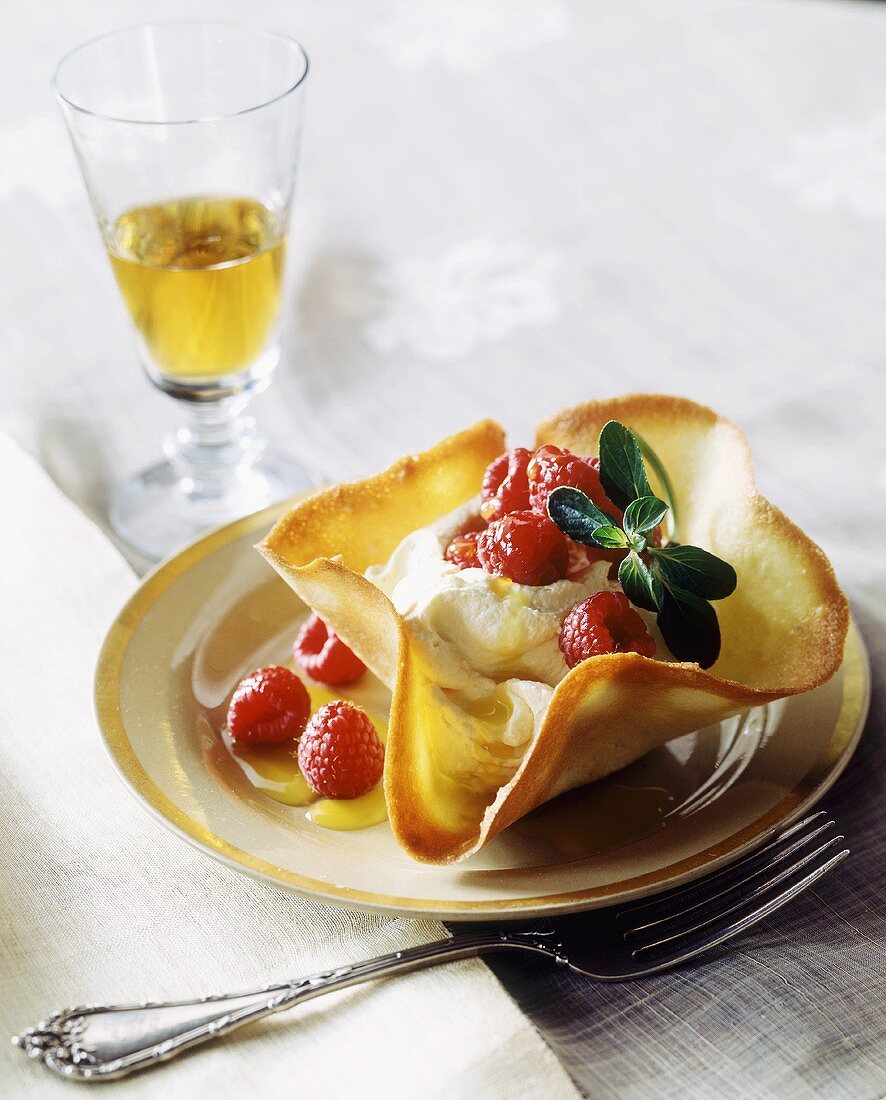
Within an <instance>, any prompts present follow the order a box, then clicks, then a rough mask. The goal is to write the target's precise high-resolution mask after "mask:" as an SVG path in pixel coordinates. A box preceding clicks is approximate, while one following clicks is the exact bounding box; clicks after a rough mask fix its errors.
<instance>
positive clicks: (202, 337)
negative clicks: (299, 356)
mask: <svg viewBox="0 0 886 1100" xmlns="http://www.w3.org/2000/svg"><path fill="white" fill-rule="evenodd" d="M285 243H286V242H285V238H284V237H283V236H282V235H281V234H280V233H279V232H278V231H277V229H276V226H275V219H274V216H273V215H272V214H271V212H270V211H269V210H268V209H267V207H265V206H263V205H262V204H261V203H260V202H257V201H256V200H254V199H247V198H186V199H176V200H174V201H171V202H164V203H157V204H156V205H153V206H139V207H136V208H135V209H134V210H129V211H128V212H127V213H125V214H123V215H121V217H120V218H118V219H117V222H116V224H115V226H114V229H113V234H112V240H111V241H109V242H108V253H109V255H110V257H111V265H112V266H113V268H114V274H115V275H116V277H117V282H118V283H119V285H120V289H121V291H122V292H123V297H124V299H125V301H126V305H127V306H128V307H129V312H130V314H131V315H132V320H133V322H134V323H135V326H136V328H137V329H138V331H139V333H140V334H141V336H142V339H143V340H144V342H145V345H146V346H147V351H148V353H149V355H150V357H151V360H152V366H154V367H155V368H156V369H158V370H159V371H160V372H161V373H162V374H165V375H169V376H171V377H173V378H176V379H180V380H182V379H188V378H192V379H197V380H199V379H206V378H210V377H213V376H218V375H225V374H230V373H231V372H234V371H239V370H243V369H244V368H246V367H248V366H250V364H251V363H253V361H254V360H256V359H257V358H258V356H259V355H260V354H261V352H262V351H263V349H264V347H265V345H266V344H267V342H268V338H269V336H270V335H271V333H272V331H273V329H274V325H275V322H276V319H277V311H278V308H279V304H280V290H281V284H282V280H283V260H284V251H285Z"/></svg>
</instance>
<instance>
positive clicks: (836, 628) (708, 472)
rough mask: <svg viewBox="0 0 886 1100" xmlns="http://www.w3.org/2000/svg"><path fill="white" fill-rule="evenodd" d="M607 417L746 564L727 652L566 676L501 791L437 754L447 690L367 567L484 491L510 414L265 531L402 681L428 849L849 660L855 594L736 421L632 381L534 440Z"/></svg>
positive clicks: (397, 768)
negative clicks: (482, 789) (467, 778)
mask: <svg viewBox="0 0 886 1100" xmlns="http://www.w3.org/2000/svg"><path fill="white" fill-rule="evenodd" d="M611 419H616V420H620V421H621V422H622V423H624V424H626V425H627V426H628V427H630V428H632V429H634V430H635V431H636V432H638V433H639V434H640V435H641V436H642V437H643V439H644V440H646V442H648V443H649V444H650V445H651V447H652V448H653V449H654V450H655V451H656V452H657V454H658V456H659V457H660V458H661V460H662V462H663V464H664V467H665V469H666V470H667V471H668V473H669V475H670V478H671V481H672V485H673V489H674V493H675V499H676V505H677V512H678V515H679V523H680V541H681V542H684V543H692V544H695V545H698V546H703V547H705V548H706V549H708V550H711V551H712V552H713V553H715V554H718V555H719V556H720V557H722V558H724V559H725V560H727V561H729V562H730V563H731V564H732V565H733V566H734V567H735V570H736V572H737V574H738V587H737V589H736V591H735V593H734V594H733V595H732V596H730V597H729V598H728V599H727V600H722V601H719V602H718V603H717V604H716V608H717V613H718V616H719V619H720V625H721V630H722V636H723V646H722V652H721V654H720V657H719V659H718V660H717V662H716V664H715V665H714V666H713V667H712V668H711V669H710V670H708V671H703V670H701V669H700V668H699V667H698V666H697V665H694V664H675V663H665V662H662V661H657V660H652V659H649V658H646V657H640V656H639V655H637V654H633V653H615V654H608V655H606V656H601V657H595V658H592V659H591V660H588V661H584V662H583V663H582V664H580V665H578V666H577V667H576V668H574V669H572V670H571V671H570V672H569V673H568V675H567V676H566V677H565V678H564V679H563V680H562V681H561V683H560V684H559V685H558V686H557V688H556V689H555V690H554V693H553V697H552V699H551V702H550V705H549V707H548V709H547V712H546V714H545V716H544V719H543V721H542V722H541V724H540V726H539V728H537V729H536V730H535V732H534V735H533V737H532V740H531V741H530V744H529V747H528V748H527V750H526V752H525V754H524V756H523V758H522V761H521V763H520V765H519V767H518V768H517V771H516V773H515V774H514V776H513V778H512V779H511V780H510V782H508V783H506V784H505V785H504V786H501V787H499V788H497V789H493V790H492V791H491V792H487V793H485V794H484V793H478V792H477V791H476V790H470V789H469V788H468V787H466V786H465V785H463V784H461V783H456V782H455V781H454V780H452V779H451V778H449V777H448V776H447V775H446V774H444V773H443V772H442V771H441V770H440V769H439V768H438V767H437V765H436V762H435V761H436V759H437V758H438V756H439V754H438V753H437V752H436V750H435V742H436V739H437V738H439V737H440V736H441V731H442V729H443V727H444V723H443V720H442V717H441V714H440V694H439V692H437V693H436V694H435V692H434V686H433V683H432V681H431V678H430V676H429V674H428V672H427V670H426V669H425V668H424V667H423V664H422V661H421V658H420V654H419V652H418V650H417V648H416V647H415V646H414V644H413V643H412V641H411V639H410V636H409V633H408V630H407V628H406V627H405V625H404V622H403V620H402V619H401V617H400V616H399V615H398V613H397V612H396V611H395V609H394V607H393V604H392V603H391V601H390V600H389V599H388V598H387V596H385V595H384V593H382V592H381V591H380V589H378V588H377V587H376V586H375V585H374V584H372V583H371V582H370V581H368V580H366V579H365V578H364V577H363V576H362V573H363V572H364V570H365V569H366V568H367V567H368V566H369V565H374V564H380V563H382V562H384V561H386V560H387V558H388V557H389V555H390V553H391V552H392V551H393V550H394V548H395V547H396V546H397V545H398V543H399V542H400V541H401V540H402V539H403V538H404V537H405V536H406V535H408V534H409V533H410V532H411V531H413V530H415V529H417V528H419V527H423V526H425V525H427V524H429V523H432V522H433V521H434V520H436V519H438V518H439V517H441V516H444V515H446V514H447V513H449V512H451V511H453V510H454V509H455V508H457V507H459V506H460V505H461V504H463V503H464V502H465V501H466V500H468V499H470V498H471V497H472V496H474V495H476V493H477V492H478V489H479V486H480V482H481V479H482V475H483V471H484V469H485V467H486V466H487V464H488V463H489V462H491V461H492V459H494V458H495V457H496V456H497V455H498V454H500V453H501V452H502V450H504V436H503V433H502V430H501V428H500V427H499V426H498V425H497V424H494V423H493V422H491V421H483V422H482V423H480V424H477V425H476V426H475V427H473V428H471V429H469V430H467V431H465V432H461V433H460V434H458V435H454V436H451V437H449V438H448V439H445V440H443V442H442V443H440V444H438V445H437V446H436V447H433V448H431V449H430V450H429V451H426V452H424V453H423V454H419V455H413V456H407V457H406V458H403V459H400V460H399V461H398V462H396V463H394V465H393V466H391V467H390V468H389V469H387V470H385V471H384V472H383V473H380V474H377V475H376V476H374V477H371V478H367V479H366V480H364V481H358V482H353V483H350V484H345V485H337V486H334V487H332V488H330V489H327V490H324V491H322V492H320V493H318V494H317V495H315V496H313V497H311V498H309V499H308V500H306V501H304V502H302V503H300V504H298V505H296V506H295V507H294V508H293V509H292V510H291V511H290V512H289V513H288V514H287V515H286V516H284V517H283V519H281V520H280V522H279V523H278V524H277V525H276V526H275V527H274V529H273V530H272V531H271V532H270V534H269V535H268V536H267V538H266V539H265V540H264V541H263V542H262V543H261V544H260V545H259V547H258V549H259V551H260V552H261V553H262V554H263V555H264V556H265V557H266V558H267V559H268V561H269V562H270V563H271V564H272V565H273V566H274V568H275V569H276V570H277V572H278V573H280V575H281V576H282V577H283V578H284V579H285V580H286V581H287V583H288V584H289V585H290V586H291V587H292V588H293V589H294V590H295V592H296V593H297V594H298V595H299V597H300V598H301V599H302V600H304V602H305V603H307V604H308V605H309V606H310V607H312V608H313V609H314V610H315V611H316V612H317V613H318V614H319V615H320V616H321V617H322V618H323V619H325V620H326V621H327V622H328V623H329V625H330V627H331V628H332V629H333V630H335V631H336V633H338V634H339V635H340V636H341V637H342V638H343V639H344V641H345V642H346V643H347V644H348V645H349V646H350V647H351V648H352V649H353V650H354V651H355V652H356V653H357V654H358V655H359V656H360V657H361V658H362V660H363V661H364V662H365V663H366V665H368V667H369V668H370V669H371V670H372V671H373V672H374V673H375V674H376V675H377V676H379V677H380V679H382V680H383V681H384V682H385V683H387V684H388V685H390V686H391V687H392V690H393V700H392V706H391V718H390V726H389V732H388V743H387V750H386V760H385V780H384V782H385V793H386V797H387V801H388V810H389V814H390V820H391V825H392V828H393V830H394V834H395V836H396V837H397V840H398V841H399V843H400V844H401V845H402V847H403V848H404V849H405V850H406V851H407V852H408V853H409V855H411V856H412V857H413V858H414V859H417V860H420V861H422V862H427V863H448V862H452V861H455V860H459V859H463V858H466V857H467V856H470V855H471V854H473V853H474V852H476V851H477V850H478V849H479V848H480V847H481V846H482V845H483V844H484V843H485V842H486V841H487V840H489V839H490V838H491V837H493V836H495V834H496V833H499V832H501V830H502V829H504V828H506V827H507V826H508V825H510V824H512V823H513V822H514V821H516V820H518V819H519V818H520V817H522V816H523V815H524V814H527V813H528V812H529V811H530V810H533V809H534V808H535V807H537V806H539V805H541V804H542V803H543V802H546V801H547V800H548V799H550V798H553V797H554V796H555V795H558V794H561V793H562V792H564V791H567V790H570V789H571V788H573V787H577V786H581V785H582V784H584V783H589V782H591V781H592V780H595V779H600V778H602V777H603V776H605V775H608V774H609V773H610V772H614V771H616V770H618V769H619V768H622V767H625V766H626V765H627V764H630V763H631V762H632V761H634V760H636V759H638V758H639V757H640V756H642V755H644V754H645V753H647V752H649V751H650V750H651V749H653V748H655V747H657V746H658V745H661V744H663V743H664V742H666V741H669V740H671V739H672V738H674V737H679V736H682V735H683V734H685V733H689V732H691V731H692V730H695V729H698V728H699V727H701V726H705V725H708V724H710V723H712V722H717V721H719V720H721V719H723V718H727V717H729V716H730V715H733V714H736V713H738V712H740V711H742V710H745V709H746V708H748V707H751V706H756V705H759V704H761V703H766V702H769V701H771V700H774V699H778V698H781V697H784V696H787V695H794V694H797V693H799V692H803V691H808V690H810V689H811V688H814V687H816V686H817V685H818V684H821V683H823V682H824V681H825V680H827V679H829V678H830V677H831V676H832V675H833V674H834V672H835V671H836V670H837V668H838V667H839V665H840V661H841V659H842V654H843V645H844V641H845V636H846V630H847V627H848V608H847V604H846V600H845V597H844V596H843V594H842V592H841V591H840V588H839V587H838V585H837V582H836V579H835V577H834V573H833V570H832V569H831V566H830V564H829V562H828V560H827V558H826V557H825V556H824V554H823V553H822V551H821V550H820V549H819V548H818V547H817V546H816V545H815V544H814V543H813V542H812V541H811V540H810V539H809V538H807V537H806V535H804V534H803V532H802V531H801V530H800V529H799V528H798V527H796V526H794V524H792V523H791V522H790V521H789V520H788V519H787V518H786V517H785V516H784V515H783V514H782V513H781V512H780V511H779V510H778V509H777V508H775V507H774V506H773V505H772V504H770V503H769V502H768V501H766V500H764V499H763V497H761V496H760V495H759V494H758V493H757V491H756V486H755V483H754V476H753V470H752V466H751V459H750V453H749V450H748V446H747V443H746V441H745V439H744V437H743V436H742V434H741V433H740V432H739V431H738V429H737V428H736V427H735V426H734V425H732V424H731V423H729V422H728V421H726V420H724V419H722V418H721V417H718V416H717V415H716V414H715V413H714V412H712V411H711V410H710V409H707V408H704V407H703V406H701V405H697V404H695V403H694V402H691V401H687V400H684V399H680V398H673V397H663V396H656V395H634V396H628V397H623V398H617V399H613V400H609V401H598V402H589V403H588V404H585V405H580V406H577V407H576V408H573V409H569V410H566V411H564V412H562V413H560V414H558V415H557V416H555V417H553V418H551V419H550V420H548V421H546V422H545V423H543V424H542V425H541V426H540V427H539V429H538V433H537V444H538V445H540V444H542V443H555V444H557V445H559V446H562V447H567V448H569V449H570V450H572V451H576V452H577V453H579V454H595V453H596V452H597V440H598V437H599V433H600V429H601V427H602V426H603V424H605V423H606V421H607V420H611ZM653 487H655V482H654V479H653Z"/></svg>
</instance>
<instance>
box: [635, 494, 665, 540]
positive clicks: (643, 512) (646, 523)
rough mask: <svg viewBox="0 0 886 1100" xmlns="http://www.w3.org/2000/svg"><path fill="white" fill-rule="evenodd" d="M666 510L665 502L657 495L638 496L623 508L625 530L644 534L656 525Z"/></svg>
mask: <svg viewBox="0 0 886 1100" xmlns="http://www.w3.org/2000/svg"><path fill="white" fill-rule="evenodd" d="M667 511H668V506H667V504H665V502H664V501H663V500H659V499H658V497H638V498H637V499H636V500H632V501H631V503H630V504H629V505H628V506H627V508H626V509H625V519H624V528H625V531H627V533H628V534H629V535H645V534H646V532H647V531H653V530H654V529H655V528H656V527H658V525H659V524H660V523H661V521H662V520H663V519H664V517H665V516H666V515H667Z"/></svg>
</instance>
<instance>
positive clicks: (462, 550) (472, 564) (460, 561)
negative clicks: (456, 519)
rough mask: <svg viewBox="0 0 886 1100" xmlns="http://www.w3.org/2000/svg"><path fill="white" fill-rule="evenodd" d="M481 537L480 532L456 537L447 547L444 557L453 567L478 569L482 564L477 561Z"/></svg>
mask: <svg viewBox="0 0 886 1100" xmlns="http://www.w3.org/2000/svg"><path fill="white" fill-rule="evenodd" d="M479 537H480V532H479V531H465V532H464V534H462V535H456V536H455V538H454V539H453V540H452V542H450V544H449V545H448V546H447V547H446V550H445V552H444V554H443V557H444V558H445V559H446V561H448V562H450V563H451V564H452V565H457V566H458V567H459V569H474V568H476V567H477V566H479V564H480V562H479V561H478V560H477V539H478V538H479Z"/></svg>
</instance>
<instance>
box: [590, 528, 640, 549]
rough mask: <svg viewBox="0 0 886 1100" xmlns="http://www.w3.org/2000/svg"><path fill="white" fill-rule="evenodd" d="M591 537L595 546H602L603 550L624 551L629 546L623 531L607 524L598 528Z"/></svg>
mask: <svg viewBox="0 0 886 1100" xmlns="http://www.w3.org/2000/svg"><path fill="white" fill-rule="evenodd" d="M591 537H592V538H593V540H594V545H595V546H602V547H603V548H604V549H605V550H624V549H625V548H626V547H628V546H629V545H630V543H629V542H628V536H627V535H626V534H625V533H624V531H622V529H621V528H620V527H613V526H611V525H609V524H607V525H606V526H604V527H598V528H597V529H596V530H595V531H594V533H593V535H592V536H591Z"/></svg>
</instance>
